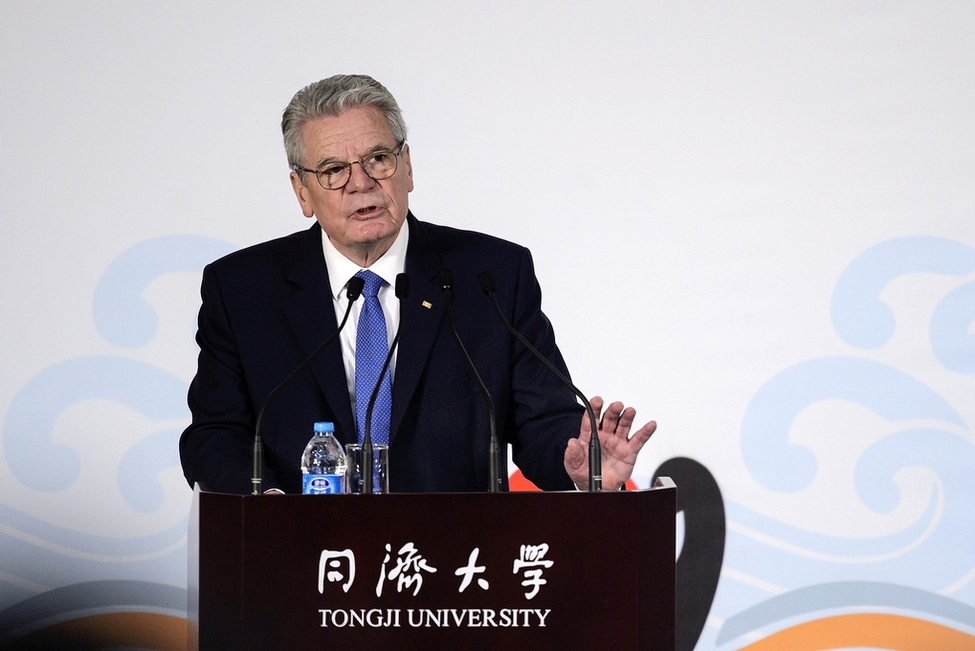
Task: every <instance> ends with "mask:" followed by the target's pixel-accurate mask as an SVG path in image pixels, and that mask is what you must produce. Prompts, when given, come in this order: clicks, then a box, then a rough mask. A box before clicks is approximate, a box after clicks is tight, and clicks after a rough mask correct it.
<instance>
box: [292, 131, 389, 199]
mask: <svg viewBox="0 0 975 651" xmlns="http://www.w3.org/2000/svg"><path fill="white" fill-rule="evenodd" d="M405 146H406V141H405V140H401V141H400V143H399V145H397V147H396V151H392V150H390V149H386V148H385V147H379V148H377V149H374V150H373V151H372V153H370V154H369V155H368V156H366V157H365V158H360V159H359V160H355V161H352V162H351V163H343V162H339V161H329V162H327V163H324V164H323V165H321V166H320V167H319V168H318V169H314V170H311V169H308V168H307V167H301V166H300V165H292V166H291V169H293V170H294V171H295V172H308V173H309V174H314V175H315V178H317V179H318V184H319V185H321V186H322V187H323V188H324V189H326V190H341V189H342V188H344V187H345V186H346V185H348V183H349V179H351V178H352V166H353V165H355V164H356V163H358V164H359V165H362V171H363V172H365V173H366V174H367V175H368V176H369V178H371V179H372V180H373V181H382V180H384V179H388V178H389V177H391V176H392V175H393V174H395V173H396V167H397V166H398V165H399V156H400V154H402V153H403V148H404V147H405Z"/></svg>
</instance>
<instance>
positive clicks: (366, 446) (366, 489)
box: [362, 274, 410, 495]
mask: <svg viewBox="0 0 975 651" xmlns="http://www.w3.org/2000/svg"><path fill="white" fill-rule="evenodd" d="M409 293H410V277H409V276H407V275H406V274H397V276H396V298H398V299H399V324H397V326H396V336H395V337H393V345H392V346H390V347H389V353H387V354H386V361H385V362H383V368H382V371H380V372H379V379H378V380H377V381H376V386H375V387H374V388H373V390H372V395H371V396H369V404H368V405H367V406H366V424H365V427H364V428H363V433H362V492H363V493H364V494H366V495H370V494H372V492H373V485H372V483H373V482H372V466H373V447H372V410H373V409H375V407H376V399H377V398H378V397H379V387H380V386H381V385H382V383H383V378H384V377H385V376H386V371H387V370H389V364H390V363H391V362H392V361H393V351H395V350H396V346H397V344H399V334H400V332H401V331H402V329H403V302H404V301H405V300H406V297H407V295H409ZM367 469H368V471H367Z"/></svg>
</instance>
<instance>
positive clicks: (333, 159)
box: [315, 143, 393, 169]
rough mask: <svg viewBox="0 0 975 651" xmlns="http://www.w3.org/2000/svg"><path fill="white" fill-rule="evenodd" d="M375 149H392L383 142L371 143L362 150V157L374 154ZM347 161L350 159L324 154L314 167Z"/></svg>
mask: <svg viewBox="0 0 975 651" xmlns="http://www.w3.org/2000/svg"><path fill="white" fill-rule="evenodd" d="M377 151H390V152H391V151H393V148H392V147H390V146H389V145H386V144H384V143H378V144H375V145H373V146H372V147H370V148H369V149H367V150H365V151H364V152H362V157H363V158H368V157H369V156H370V154H375V153H376V152H377ZM349 162H350V161H347V160H342V159H340V158H336V157H334V156H326V157H325V158H323V159H321V160H320V161H318V164H317V165H316V166H315V169H319V168H321V167H323V166H325V165H328V164H330V163H342V164H343V165H344V164H347V163H349ZM351 162H355V161H351Z"/></svg>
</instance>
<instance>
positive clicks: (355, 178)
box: [345, 161, 376, 190]
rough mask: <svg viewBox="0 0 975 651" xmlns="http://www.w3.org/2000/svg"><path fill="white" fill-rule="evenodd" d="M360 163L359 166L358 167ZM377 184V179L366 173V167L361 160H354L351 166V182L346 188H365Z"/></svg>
mask: <svg viewBox="0 0 975 651" xmlns="http://www.w3.org/2000/svg"><path fill="white" fill-rule="evenodd" d="M356 165H358V166H359V167H356ZM375 184H376V181H375V179H373V178H372V177H371V176H369V175H368V174H366V169H365V167H364V166H363V165H362V162H361V161H354V162H352V163H351V164H350V166H349V182H348V184H346V186H345V188H346V189H347V190H348V189H352V190H363V189H368V188H371V187H372V186H373V185H375Z"/></svg>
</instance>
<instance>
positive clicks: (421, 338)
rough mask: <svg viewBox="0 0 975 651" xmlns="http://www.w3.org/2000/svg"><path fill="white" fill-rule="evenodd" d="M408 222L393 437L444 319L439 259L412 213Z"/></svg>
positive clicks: (393, 411) (432, 244)
mask: <svg viewBox="0 0 975 651" xmlns="http://www.w3.org/2000/svg"><path fill="white" fill-rule="evenodd" d="M408 219H409V222H410V243H409V245H408V248H407V252H406V273H407V275H409V277H410V294H409V297H408V298H407V299H406V301H405V303H404V305H403V307H402V315H401V318H402V326H401V327H402V334H401V335H400V342H399V350H398V351H397V354H396V374H395V378H394V381H393V410H392V414H391V417H390V431H391V432H392V436H393V437H395V433H396V432H397V431H399V427H400V424H401V423H402V421H403V417H404V416H405V415H406V410H407V407H408V406H409V404H410V402H411V401H412V399H413V395H414V394H415V393H416V388H417V384H418V383H419V381H420V376H421V375H422V374H423V369H424V368H425V367H426V364H427V362H428V360H429V357H430V349H431V348H432V347H433V342H434V341H435V340H436V337H437V331H438V330H439V329H440V322H441V320H442V319H443V318H444V300H445V298H444V294H443V292H442V291H441V290H440V287H439V286H438V285H437V284H436V282H435V280H436V276H437V273H438V272H439V271H440V269H441V268H442V267H443V259H442V258H441V256H440V253H439V252H438V251H436V249H435V247H434V243H433V242H431V241H430V238H429V234H428V233H427V230H426V229H425V228H424V225H423V224H421V223H420V222H418V221H417V220H416V218H414V217H413V214H412V213H411V214H410V215H409V216H408Z"/></svg>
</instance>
